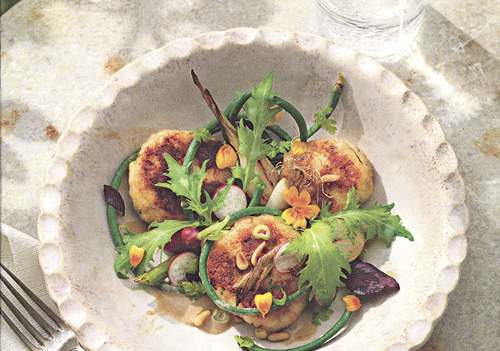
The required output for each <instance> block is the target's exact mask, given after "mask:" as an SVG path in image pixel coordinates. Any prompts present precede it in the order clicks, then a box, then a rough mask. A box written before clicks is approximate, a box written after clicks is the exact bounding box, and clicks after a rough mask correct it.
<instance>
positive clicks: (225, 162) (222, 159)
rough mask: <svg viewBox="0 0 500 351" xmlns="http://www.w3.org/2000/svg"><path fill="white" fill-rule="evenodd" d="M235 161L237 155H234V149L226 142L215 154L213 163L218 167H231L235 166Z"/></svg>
mask: <svg viewBox="0 0 500 351" xmlns="http://www.w3.org/2000/svg"><path fill="white" fill-rule="evenodd" d="M237 161H238V156H237V155H236V151H234V149H233V148H232V146H231V145H228V144H224V145H222V146H221V147H220V148H219V151H217V155H216V156H215V163H216V164H217V168H218V169H224V168H232V167H234V166H236V162H237Z"/></svg>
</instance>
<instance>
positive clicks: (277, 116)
mask: <svg viewBox="0 0 500 351" xmlns="http://www.w3.org/2000/svg"><path fill="white" fill-rule="evenodd" d="M281 116H283V110H281V111H280V112H278V113H277V114H276V121H273V122H270V123H269V125H270V126H273V125H275V124H276V122H277V121H279V120H280V118H281Z"/></svg>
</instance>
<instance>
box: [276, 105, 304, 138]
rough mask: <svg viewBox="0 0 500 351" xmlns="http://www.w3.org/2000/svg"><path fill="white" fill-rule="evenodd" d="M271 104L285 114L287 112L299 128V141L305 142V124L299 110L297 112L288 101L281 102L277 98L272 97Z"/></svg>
mask: <svg viewBox="0 0 500 351" xmlns="http://www.w3.org/2000/svg"><path fill="white" fill-rule="evenodd" d="M273 102H274V103H276V105H278V106H279V107H281V108H282V109H284V110H285V111H286V112H288V113H289V114H290V116H292V118H293V119H294V120H295V122H296V123H297V126H298V127H299V135H300V141H307V124H306V121H305V120H304V117H303V116H302V114H301V113H300V112H299V110H297V109H296V108H295V107H294V106H293V105H292V104H290V103H289V102H288V101H286V100H283V99H282V98H280V97H277V96H276V97H274V99H273Z"/></svg>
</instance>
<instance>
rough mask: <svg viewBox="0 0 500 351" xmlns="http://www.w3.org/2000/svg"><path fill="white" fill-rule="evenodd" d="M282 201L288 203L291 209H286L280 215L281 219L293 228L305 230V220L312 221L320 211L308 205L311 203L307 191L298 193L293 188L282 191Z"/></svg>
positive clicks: (316, 207) (314, 206)
mask: <svg viewBox="0 0 500 351" xmlns="http://www.w3.org/2000/svg"><path fill="white" fill-rule="evenodd" d="M283 199H285V201H286V202H288V204H289V205H291V206H292V208H288V209H286V210H285V211H284V212H283V213H282V214H281V218H283V219H284V220H285V222H286V224H288V225H290V224H291V225H293V226H294V227H295V228H298V227H300V228H302V229H305V228H306V226H307V220H306V218H307V219H313V218H314V217H316V215H317V214H318V213H319V211H320V209H319V207H318V206H316V205H309V203H310V202H311V195H309V193H308V192H307V190H302V191H301V192H300V195H299V191H298V190H297V188H296V187H295V186H292V187H290V188H289V189H287V190H285V191H283Z"/></svg>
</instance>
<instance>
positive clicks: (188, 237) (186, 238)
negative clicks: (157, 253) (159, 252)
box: [164, 227, 200, 253]
mask: <svg viewBox="0 0 500 351" xmlns="http://www.w3.org/2000/svg"><path fill="white" fill-rule="evenodd" d="M199 232H200V231H199V230H198V229H196V228H194V227H188V228H184V229H181V230H179V231H178V232H176V233H175V234H174V235H172V238H171V239H170V241H169V242H168V243H166V244H165V246H164V250H165V251H167V252H170V253H180V252H184V251H195V250H196V249H197V248H198V247H199V246H200V239H198V234H199Z"/></svg>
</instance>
